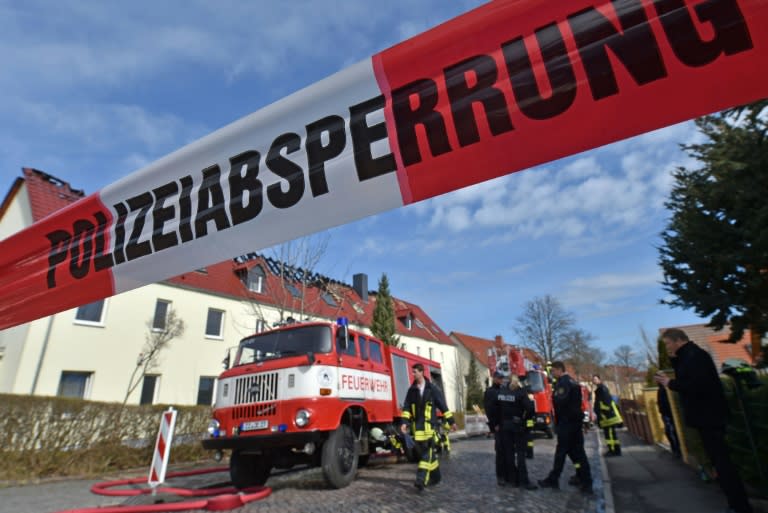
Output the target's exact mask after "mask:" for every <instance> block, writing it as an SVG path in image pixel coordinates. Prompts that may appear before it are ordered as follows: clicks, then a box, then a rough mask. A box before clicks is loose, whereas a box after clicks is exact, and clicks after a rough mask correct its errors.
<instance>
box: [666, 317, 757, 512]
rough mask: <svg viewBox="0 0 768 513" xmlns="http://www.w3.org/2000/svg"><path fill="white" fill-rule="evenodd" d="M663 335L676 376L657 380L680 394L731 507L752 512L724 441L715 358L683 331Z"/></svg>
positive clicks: (687, 420) (721, 397)
mask: <svg viewBox="0 0 768 513" xmlns="http://www.w3.org/2000/svg"><path fill="white" fill-rule="evenodd" d="M661 338H662V340H663V341H664V345H665V346H666V347H667V353H668V354H669V355H670V357H672V367H673V368H674V369H675V378H674V379H670V378H669V376H667V375H665V374H663V373H661V372H659V373H657V374H656V376H655V380H656V382H657V383H658V384H660V385H663V386H665V387H667V388H669V389H670V390H674V391H675V392H677V393H678V394H679V396H680V404H681V406H682V409H683V416H684V417H685V423H686V424H687V425H688V426H690V427H692V428H695V429H697V430H698V432H699V435H700V436H701V442H702V445H703V446H704V450H705V451H706V452H707V455H708V456H709V459H710V460H711V461H712V465H714V467H715V470H717V476H718V481H719V482H720V488H722V490H723V492H724V493H725V496H726V498H727V499H728V506H729V507H730V509H731V510H733V511H734V512H736V513H751V511H752V507H751V506H750V505H749V501H748V500H747V494H746V491H745V490H744V484H743V483H742V482H741V479H740V478H739V474H738V471H737V470H736V467H735V466H734V465H733V463H732V462H731V459H730V457H729V456H728V446H727V445H726V444H725V421H726V418H727V416H728V403H727V402H726V400H725V394H724V393H723V386H722V384H721V383H720V378H719V376H718V374H717V369H716V368H715V363H714V362H713V361H712V357H710V356H709V353H707V352H706V351H704V350H703V349H702V348H700V347H699V346H697V345H696V344H694V343H693V342H691V341H690V340H689V339H688V335H686V334H685V332H684V331H682V330H679V329H676V328H671V329H668V330H666V331H664V333H662V335H661Z"/></svg>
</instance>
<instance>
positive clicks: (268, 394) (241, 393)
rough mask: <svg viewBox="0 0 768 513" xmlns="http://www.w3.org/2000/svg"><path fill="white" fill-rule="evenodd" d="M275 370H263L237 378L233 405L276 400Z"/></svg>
mask: <svg viewBox="0 0 768 513" xmlns="http://www.w3.org/2000/svg"><path fill="white" fill-rule="evenodd" d="M277 399H278V397H277V372H263V373H261V374H254V375H252V376H245V377H243V378H237V381H235V405H238V404H250V403H263V402H271V401H276V400H277Z"/></svg>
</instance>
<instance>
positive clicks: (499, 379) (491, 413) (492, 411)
mask: <svg viewBox="0 0 768 513" xmlns="http://www.w3.org/2000/svg"><path fill="white" fill-rule="evenodd" d="M491 379H492V380H493V382H492V384H491V386H489V387H488V388H486V389H485V395H484V396H483V407H484V408H485V416H486V417H487V419H488V431H489V432H490V433H491V435H493V438H494V443H493V449H494V452H495V453H496V483H497V484H498V485H499V486H504V485H505V484H507V469H506V468H505V467H504V452H503V450H502V448H501V442H500V440H499V436H498V434H497V433H496V431H495V429H494V426H496V424H497V422H496V421H495V420H494V419H495V418H496V416H497V415H498V413H497V407H496V399H497V398H498V397H499V392H500V391H501V387H502V385H503V383H504V374H502V373H501V372H499V371H495V372H494V373H493V377H492V378H491Z"/></svg>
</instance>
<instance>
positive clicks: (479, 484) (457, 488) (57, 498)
mask: <svg viewBox="0 0 768 513" xmlns="http://www.w3.org/2000/svg"><path fill="white" fill-rule="evenodd" d="M596 434H597V433H596V431H594V430H593V431H592V432H590V433H589V434H588V435H587V436H586V449H587V455H588V456H589V458H590V464H591V466H592V472H593V475H594V476H595V494H594V496H592V497H585V496H583V495H581V494H580V493H579V492H578V491H577V490H576V489H575V488H573V487H570V486H568V485H567V480H568V478H569V477H570V476H571V475H572V474H573V467H572V465H571V463H570V462H566V469H565V472H564V473H563V476H561V478H560V485H561V486H560V490H549V489H547V490H542V489H539V490H535V491H525V490H522V489H518V488H510V487H498V486H497V485H496V478H495V475H494V470H493V465H494V464H493V440H491V439H488V438H485V437H475V438H470V439H462V438H459V439H457V440H456V441H455V442H454V444H453V452H452V455H451V457H450V458H447V459H443V460H442V461H441V463H440V468H441V470H442V473H443V479H442V483H441V484H440V485H439V486H437V487H435V488H428V489H427V490H425V491H424V492H423V493H421V494H419V493H417V491H416V489H415V488H414V486H413V481H414V478H415V472H416V465H415V464H404V463H399V464H395V463H392V462H391V459H388V460H386V459H385V460H379V461H377V460H372V461H371V463H370V464H369V466H367V467H365V468H363V469H361V470H360V472H359V474H358V476H357V479H356V480H355V481H354V482H353V483H352V484H351V485H350V486H348V487H347V488H344V489H341V490H332V489H328V488H327V487H326V485H325V483H324V482H323V479H322V476H321V474H320V470H319V469H310V470H303V471H298V472H288V473H285V474H282V475H279V476H275V477H272V478H270V480H269V482H268V483H267V484H268V485H269V486H271V487H272V489H273V492H272V495H271V496H269V497H268V498H266V499H265V500H262V501H257V502H252V503H250V504H246V505H245V506H244V507H242V508H240V509H238V510H235V511H241V512H254V513H255V512H262V513H271V512H274V513H278V512H279V513H291V512H296V513H340V512H355V513H357V512H371V513H374V512H376V513H378V512H389V511H391V512H395V511H398V512H402V511H418V512H423V513H427V512H446V513H447V512H457V513H458V512H461V513H469V512H478V513H480V512H482V513H486V512H499V511H520V512H525V513H539V512H541V513H545V512H546V513H560V512H563V513H565V512H568V513H593V512H601V511H603V490H602V476H601V471H600V459H599V453H598V446H597V441H596ZM554 447H555V443H554V440H546V439H537V440H536V449H535V458H534V459H533V460H528V470H529V473H530V476H531V480H532V481H534V482H535V480H537V479H541V478H543V477H545V476H546V474H547V473H548V472H549V469H550V468H551V466H552V459H553V455H554ZM225 476H226V474H214V475H208V476H206V477H203V476H198V477H196V478H194V479H187V480H186V481H185V482H183V483H179V482H173V483H169V484H170V485H173V486H195V487H200V486H206V485H213V484H220V483H219V482H220V481H221V480H222V479H226V477H225ZM217 480H218V482H217ZM92 483H93V481H66V482H56V483H48V484H38V485H30V486H25V487H14V488H5V489H0V513H27V512H29V513H33V512H34V513H45V512H51V513H53V512H56V511H61V510H64V509H71V508H78V507H88V506H97V505H105V504H117V503H121V502H122V503H123V504H125V503H133V504H141V503H143V504H148V503H151V498H150V497H148V496H141V497H137V498H134V499H129V500H128V501H125V500H124V499H123V500H119V499H115V498H108V497H99V496H93V495H91V496H89V495H88V489H89V487H90V486H91V484H92Z"/></svg>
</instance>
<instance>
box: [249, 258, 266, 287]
mask: <svg viewBox="0 0 768 513" xmlns="http://www.w3.org/2000/svg"><path fill="white" fill-rule="evenodd" d="M264 277H265V275H264V269H262V268H261V266H260V265H255V266H253V267H251V268H250V269H249V270H248V277H247V278H246V280H247V283H246V285H247V287H248V290H250V291H251V292H256V293H257V294H263V293H264Z"/></svg>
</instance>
